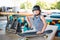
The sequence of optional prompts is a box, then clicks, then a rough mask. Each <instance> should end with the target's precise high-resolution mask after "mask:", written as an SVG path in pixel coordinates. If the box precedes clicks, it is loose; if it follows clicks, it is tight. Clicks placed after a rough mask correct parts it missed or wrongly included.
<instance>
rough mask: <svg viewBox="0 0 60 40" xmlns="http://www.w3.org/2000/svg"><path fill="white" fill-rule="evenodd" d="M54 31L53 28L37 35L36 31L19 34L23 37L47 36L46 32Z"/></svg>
mask: <svg viewBox="0 0 60 40" xmlns="http://www.w3.org/2000/svg"><path fill="white" fill-rule="evenodd" d="M52 32H53V30H47V31H44V32H43V33H42V34H40V35H37V34H36V32H27V33H20V34H18V35H19V36H21V37H34V36H45V34H50V33H52Z"/></svg>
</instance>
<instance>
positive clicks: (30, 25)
mask: <svg viewBox="0 0 60 40" xmlns="http://www.w3.org/2000/svg"><path fill="white" fill-rule="evenodd" d="M27 20H28V22H29V27H30V28H31V27H32V24H31V22H30V18H29V17H28V16H27Z"/></svg>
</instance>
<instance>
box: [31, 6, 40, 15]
mask: <svg viewBox="0 0 60 40" xmlns="http://www.w3.org/2000/svg"><path fill="white" fill-rule="evenodd" d="M35 10H39V11H40V12H41V9H40V6H39V5H35V6H34V7H33V10H32V12H33V11H35ZM38 15H40V13H39V14H38Z"/></svg>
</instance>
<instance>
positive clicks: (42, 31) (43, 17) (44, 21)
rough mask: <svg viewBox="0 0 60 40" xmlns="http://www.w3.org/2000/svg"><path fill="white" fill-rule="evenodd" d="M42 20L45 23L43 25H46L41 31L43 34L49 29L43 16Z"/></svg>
mask: <svg viewBox="0 0 60 40" xmlns="http://www.w3.org/2000/svg"><path fill="white" fill-rule="evenodd" d="M41 20H42V21H43V24H44V26H43V28H42V31H41V32H42V33H43V32H44V31H45V29H46V27H47V24H46V21H45V18H44V17H43V16H41Z"/></svg>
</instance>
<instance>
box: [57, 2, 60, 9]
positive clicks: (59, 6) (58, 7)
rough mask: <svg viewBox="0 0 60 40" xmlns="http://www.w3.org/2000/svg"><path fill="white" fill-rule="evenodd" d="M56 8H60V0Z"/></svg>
mask: <svg viewBox="0 0 60 40" xmlns="http://www.w3.org/2000/svg"><path fill="white" fill-rule="evenodd" d="M56 8H57V9H59V10H60V1H59V2H57V5H56Z"/></svg>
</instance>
